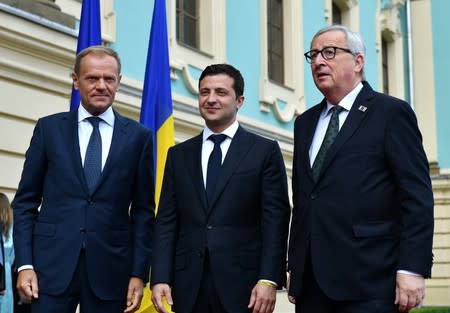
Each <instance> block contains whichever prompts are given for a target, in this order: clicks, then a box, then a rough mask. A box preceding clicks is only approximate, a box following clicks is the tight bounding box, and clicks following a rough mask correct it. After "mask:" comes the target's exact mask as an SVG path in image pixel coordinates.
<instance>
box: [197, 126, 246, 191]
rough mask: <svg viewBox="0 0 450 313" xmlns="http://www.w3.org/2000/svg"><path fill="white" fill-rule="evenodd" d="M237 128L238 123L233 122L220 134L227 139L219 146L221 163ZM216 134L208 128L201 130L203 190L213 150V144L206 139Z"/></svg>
mask: <svg viewBox="0 0 450 313" xmlns="http://www.w3.org/2000/svg"><path fill="white" fill-rule="evenodd" d="M238 128H239V123H238V121H234V123H233V124H231V125H230V126H229V127H228V128H227V129H225V130H224V131H223V132H221V133H220V134H224V135H227V138H226V139H225V140H224V141H222V143H221V144H220V150H221V151H222V163H223V160H225V157H226V155H227V152H228V148H230V145H231V140H233V137H234V135H235V134H236V132H237V130H238ZM218 134H219V133H214V132H213V131H212V130H211V129H209V128H208V126H205V129H204V130H203V144H202V172H203V185H204V187H205V188H206V172H207V168H208V160H209V156H210V155H211V152H212V151H213V149H214V142H212V141H211V140H208V138H209V136H211V135H218Z"/></svg>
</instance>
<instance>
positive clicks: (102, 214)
mask: <svg viewBox="0 0 450 313" xmlns="http://www.w3.org/2000/svg"><path fill="white" fill-rule="evenodd" d="M77 114H78V112H77V111H75V112H64V113H59V114H55V115H51V116H48V117H45V118H42V119H40V120H39V121H38V122H37V125H36V127H35V130H34V134H33V137H32V139H31V144H30V147H29V149H28V151H27V153H26V159H25V163H24V168H23V173H22V178H21V181H20V184H19V188H18V190H17V193H16V196H15V199H14V201H13V210H14V246H15V249H16V250H15V252H16V264H17V267H20V266H22V265H26V264H31V265H33V266H34V269H35V271H36V273H37V275H38V280H39V289H40V292H43V293H46V294H50V295H58V294H61V293H62V292H64V290H65V289H66V288H67V286H68V285H69V282H70V281H71V278H72V275H73V273H74V270H75V267H76V265H77V261H78V257H79V255H80V250H81V249H82V245H83V244H84V245H85V255H86V262H87V271H88V277H89V282H90V284H91V287H92V289H93V291H94V293H96V295H97V296H99V297H100V298H102V299H105V300H107V299H117V300H118V299H124V298H125V297H126V290H127V287H128V281H129V278H130V276H137V277H140V278H142V279H143V280H144V281H147V280H148V271H149V265H150V264H149V263H150V253H151V232H152V223H153V218H154V210H153V209H154V200H153V170H152V167H153V161H152V153H153V150H152V137H151V133H150V131H149V130H148V129H146V128H144V127H143V126H142V125H139V124H138V123H136V122H135V121H132V120H130V119H128V118H125V117H122V116H120V115H119V114H117V113H115V123H114V130H113V136H112V141H111V148H110V151H109V154H108V158H107V161H106V163H105V166H104V169H103V171H102V175H101V178H100V181H99V183H98V185H97V187H96V190H95V191H94V192H93V194H92V195H90V194H89V191H88V187H87V184H86V181H85V178H84V172H83V167H82V163H81V156H80V148H79V140H78V122H77V119H78V115H77ZM39 206H40V210H38V208H39Z"/></svg>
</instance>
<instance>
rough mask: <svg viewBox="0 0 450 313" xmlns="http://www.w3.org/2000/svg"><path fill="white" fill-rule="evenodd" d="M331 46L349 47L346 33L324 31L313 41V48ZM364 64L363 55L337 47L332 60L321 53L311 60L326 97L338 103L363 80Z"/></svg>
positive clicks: (315, 77)
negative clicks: (326, 58)
mask: <svg viewBox="0 0 450 313" xmlns="http://www.w3.org/2000/svg"><path fill="white" fill-rule="evenodd" d="M330 46H331V47H341V48H344V49H348V47H347V43H346V38H345V34H344V33H343V32H341V31H338V30H334V31H329V32H326V33H323V34H321V35H319V36H318V37H317V38H316V39H315V40H314V41H313V43H312V44H311V50H313V49H314V50H322V49H323V48H324V47H330ZM363 65H364V57H363V55H361V54H358V55H356V56H354V55H353V54H351V53H348V52H347V51H344V50H341V49H337V50H336V55H335V57H334V58H333V59H331V60H325V59H324V58H323V57H322V55H321V54H320V53H319V54H318V55H317V56H316V57H315V58H314V59H313V60H312V62H311V71H312V75H313V78H314V83H315V84H316V86H317V88H318V89H319V90H320V91H321V92H322V93H323V95H324V96H325V98H327V100H328V101H330V102H331V103H333V104H338V103H339V102H340V101H341V100H342V98H344V97H345V96H346V95H347V94H348V93H349V92H350V91H352V90H353V88H355V87H356V85H357V84H358V83H359V82H360V81H361V71H362V68H363Z"/></svg>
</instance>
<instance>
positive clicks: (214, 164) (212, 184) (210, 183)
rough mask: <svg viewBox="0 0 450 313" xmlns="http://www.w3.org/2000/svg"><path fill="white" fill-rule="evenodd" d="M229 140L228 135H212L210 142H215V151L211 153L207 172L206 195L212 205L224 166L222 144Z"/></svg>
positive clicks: (209, 138)
mask: <svg viewBox="0 0 450 313" xmlns="http://www.w3.org/2000/svg"><path fill="white" fill-rule="evenodd" d="M226 138H227V135H224V134H220V135H211V136H209V137H208V140H211V141H212V142H214V149H213V151H212V152H211V155H210V156H209V160H208V169H207V171H206V195H207V197H208V203H211V199H212V196H213V194H214V189H215V188H216V183H217V177H218V176H219V170H220V167H221V166H222V150H221V149H220V144H221V143H222V141H224V140H225V139H226Z"/></svg>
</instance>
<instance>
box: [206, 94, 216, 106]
mask: <svg viewBox="0 0 450 313" xmlns="http://www.w3.org/2000/svg"><path fill="white" fill-rule="evenodd" d="M216 99H217V97H216V94H215V93H214V92H211V93H209V94H208V98H207V99H206V101H207V102H208V103H214V102H216Z"/></svg>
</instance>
